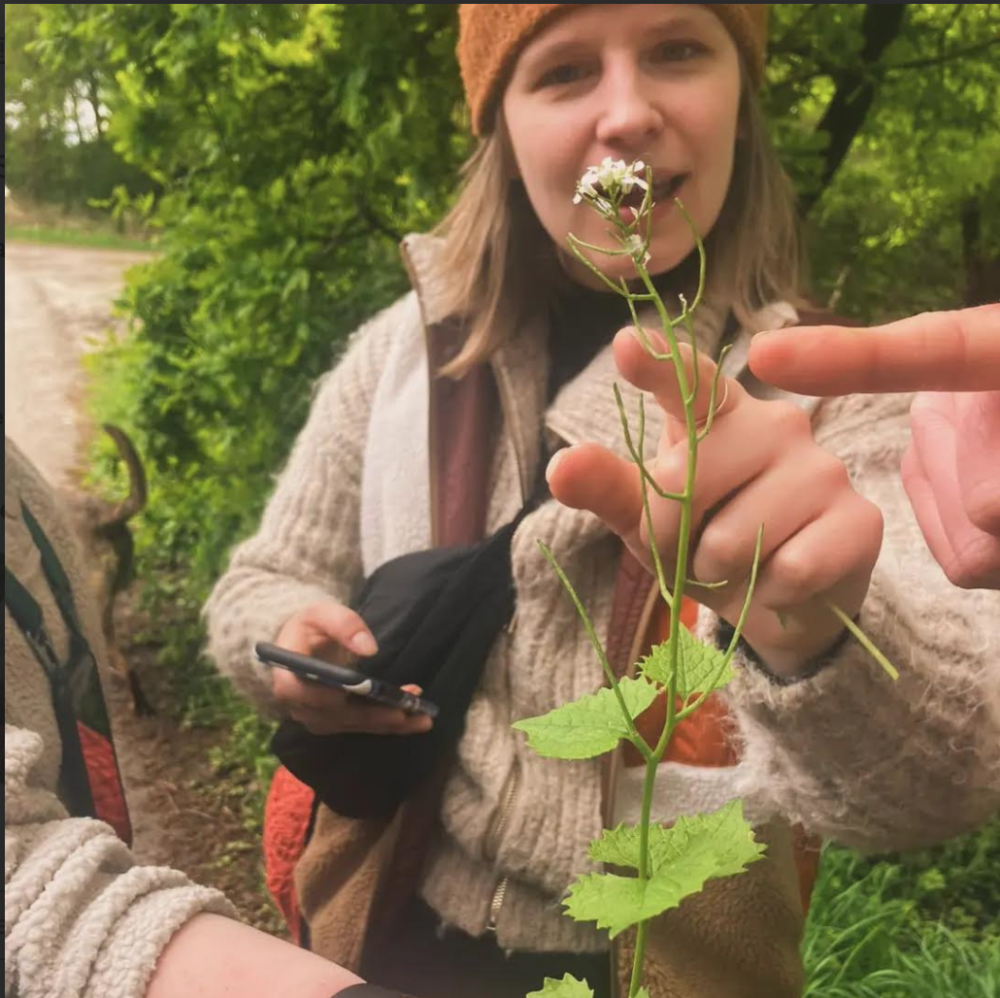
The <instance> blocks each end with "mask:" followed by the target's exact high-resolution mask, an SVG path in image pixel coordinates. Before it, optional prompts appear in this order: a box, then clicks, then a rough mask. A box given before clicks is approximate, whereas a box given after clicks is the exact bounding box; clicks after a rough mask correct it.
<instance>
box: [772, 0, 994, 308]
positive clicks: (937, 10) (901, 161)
mask: <svg viewBox="0 0 1000 998" xmlns="http://www.w3.org/2000/svg"><path fill="white" fill-rule="evenodd" d="M870 6H872V5H865V4H831V5H826V6H824V5H820V4H775V5H773V6H772V8H771V17H772V26H771V36H772V41H771V44H770V46H769V51H770V57H769V67H768V85H767V87H766V88H765V89H764V91H763V98H764V101H765V106H766V110H767V113H768V118H769V120H770V121H771V123H772V126H773V128H774V130H775V132H776V136H777V140H778V146H779V150H780V152H781V155H782V159H783V161H784V163H785V165H786V167H787V168H788V169H789V170H790V172H791V174H792V177H793V179H794V180H795V182H796V187H797V189H798V190H799V191H800V192H801V193H804V194H809V193H821V197H820V199H819V201H818V202H817V203H816V205H815V207H814V208H813V210H812V211H811V213H810V217H809V223H810V224H809V234H810V240H809V244H810V251H811V258H812V265H813V271H814V276H815V285H816V291H817V298H818V300H819V301H821V302H826V301H827V300H828V299H829V298H830V296H831V295H833V294H836V296H837V298H838V299H839V309H840V310H841V311H843V312H845V313H846V314H854V315H857V316H859V317H861V318H865V319H880V318H885V317H889V316H893V317H896V316H900V315H905V314H910V313H913V312H918V311H922V310H924V309H939V308H946V307H954V306H959V305H962V304H963V303H965V302H966V301H967V300H973V301H975V300H981V299H982V298H983V297H984V296H990V297H993V298H995V297H996V287H997V286H998V285H1000V130H998V129H997V122H998V121H1000V5H998V4H964V5H959V4H907V5H905V6H906V12H905V14H906V16H905V20H904V22H903V26H902V30H901V31H900V33H899V35H898V37H896V38H895V39H894V40H893V42H892V43H891V45H890V46H889V47H888V49H887V50H886V51H885V53H884V54H883V56H882V58H881V59H880V60H879V61H878V62H877V63H875V64H872V65H865V64H864V62H863V59H862V50H863V46H864V44H865V37H864V34H863V31H862V24H863V19H864V17H865V13H866V8H867V7H870ZM852 71H853V72H857V73H858V74H859V78H858V80H857V82H859V83H860V82H866V81H867V82H871V83H873V84H874V87H875V92H874V100H873V103H872V106H871V109H870V111H869V112H868V114H867V116H866V118H865V120H864V124H863V127H862V128H861V130H860V131H859V133H858V134H857V137H856V138H855V139H854V142H853V145H852V146H851V150H850V153H849V154H848V156H847V159H846V160H845V161H844V163H843V165H842V166H841V167H840V169H839V170H838V172H837V173H836V174H835V176H834V178H833V181H832V182H831V183H830V184H829V185H828V186H827V187H826V188H825V189H823V190H822V191H819V190H818V184H819V178H820V176H821V173H822V160H823V156H824V153H825V150H826V149H827V147H828V144H829V140H830V136H829V134H826V133H823V132H817V131H816V128H817V125H818V123H819V122H820V121H821V119H822V117H823V114H824V111H825V110H826V108H827V106H828V104H829V102H830V99H831V97H832V96H833V94H834V92H835V89H836V84H837V81H838V80H844V79H848V78H850V77H849V74H850V73H851V72H852ZM977 229H978V232H977V231H976V230H977ZM991 286H992V289H993V290H992V292H991V291H990V290H989V289H990V287H991Z"/></svg>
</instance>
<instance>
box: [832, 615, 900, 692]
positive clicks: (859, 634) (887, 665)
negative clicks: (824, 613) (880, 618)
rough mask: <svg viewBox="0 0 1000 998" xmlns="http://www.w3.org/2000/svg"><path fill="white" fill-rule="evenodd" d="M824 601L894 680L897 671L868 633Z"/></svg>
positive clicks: (897, 674)
mask: <svg viewBox="0 0 1000 998" xmlns="http://www.w3.org/2000/svg"><path fill="white" fill-rule="evenodd" d="M824 602H825V603H826V605H827V607H828V608H829V609H830V612H831V613H832V614H833V615H834V616H835V617H836V618H837V619H838V620H839V621H840V622H841V623H842V624H843V625H844V627H846V628H847V629H848V630H849V631H850V632H851V634H853V635H854V637H855V639H856V640H857V641H858V643H859V644H860V645H861V646H862V647H863V648H864V649H865V651H867V652H868V654H869V655H871V657H872V658H873V659H875V661H876V662H878V664H879V665H880V666H882V668H883V669H884V670H885V672H886V674H887V675H888V676H889V678H890V679H892V680H894V681H895V680H897V679H899V671H898V670H897V669H896V667H895V666H894V665H893V664H892V662H890V661H889V659H888V658H886V657H885V655H884V654H883V653H882V652H881V651H880V650H879V649H878V648H877V647H876V645H875V644H874V642H873V641H872V639H871V638H869V637H868V635H867V634H865V632H864V631H863V630H861V628H860V627H858V625H857V624H855V623H854V621H853V620H851V618H850V617H848V616H847V614H846V613H844V611H843V610H841V609H840V607H839V606H837V604H836V603H833V602H831V601H830V600H824Z"/></svg>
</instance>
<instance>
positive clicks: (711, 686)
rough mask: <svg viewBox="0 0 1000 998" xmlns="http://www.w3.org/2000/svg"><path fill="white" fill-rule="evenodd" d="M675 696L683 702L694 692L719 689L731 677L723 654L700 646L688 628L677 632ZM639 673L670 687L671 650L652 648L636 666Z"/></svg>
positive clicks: (731, 671)
mask: <svg viewBox="0 0 1000 998" xmlns="http://www.w3.org/2000/svg"><path fill="white" fill-rule="evenodd" d="M677 636H678V645H679V647H678V649H677V694H678V695H679V696H681V697H683V698H684V699H685V700H686V699H687V698H688V697H691V696H694V694H696V693H711V692H713V691H714V690H721V689H722V688H723V687H724V686H726V685H727V684H728V683H729V681H730V680H731V679H732V678H733V676H734V673H733V668H732V666H731V665H730V664H729V663H728V662H727V661H726V655H725V652H723V651H720V650H719V649H718V648H714V647H709V646H708V645H703V644H702V643H701V642H700V641H699V640H698V639H697V638H696V637H695V636H694V635H693V634H692V633H691V632H690V631H689V630H687V628H684V627H682V628H680V629H679V630H678V632H677ZM639 671H640V672H641V673H642V674H643V675H644V676H645V677H646V678H647V679H651V680H653V681H654V682H657V683H660V684H661V685H662V686H669V685H670V648H669V646H668V645H667V644H666V643H663V644H659V645H655V646H654V647H653V648H652V649H651V650H650V653H649V655H647V656H646V658H644V659H643V660H642V661H641V662H640V663H639Z"/></svg>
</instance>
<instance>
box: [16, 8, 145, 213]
mask: <svg viewBox="0 0 1000 998" xmlns="http://www.w3.org/2000/svg"><path fill="white" fill-rule="evenodd" d="M46 6H47V5H45V4H30V3H9V4H5V5H4V31H5V44H4V56H5V62H4V85H5V112H4V140H5V148H6V158H5V161H4V165H5V168H6V176H5V178H4V179H5V181H6V183H7V186H8V187H10V188H11V190H13V191H14V193H15V196H16V197H17V198H19V199H24V200H27V201H30V202H34V201H40V202H46V203H53V204H56V205H59V206H60V207H61V208H62V209H64V210H66V211H69V210H73V211H75V212H77V213H80V212H84V211H85V210H86V209H87V207H88V205H89V204H90V202H91V199H94V198H98V199H100V198H107V197H109V196H110V195H111V192H112V190H113V189H114V188H115V187H116V186H119V185H125V186H128V187H129V188H130V189H131V190H132V191H133V193H140V192H142V191H150V190H153V189H154V188H155V186H156V185H155V184H154V183H153V182H152V181H151V180H150V178H149V177H148V176H146V174H145V173H143V171H141V170H139V169H137V168H136V167H134V166H130V165H128V164H127V163H125V161H124V160H123V159H122V157H121V156H119V155H118V154H117V153H116V152H115V151H114V150H113V149H112V147H111V143H110V142H109V141H108V140H107V137H106V135H105V121H104V114H105V110H106V109H105V107H104V104H103V93H104V84H103V80H102V78H101V70H100V67H101V63H100V60H94V59H91V58H88V57H85V56H84V55H83V54H82V53H81V55H80V58H78V59H77V61H76V63H75V64H73V65H69V64H67V63H66V62H65V61H60V60H52V59H49V58H47V53H46V51H45V43H44V31H45V28H44V25H45V24H46V12H45V8H46ZM67 6H75V7H77V8H79V7H86V6H88V5H87V4H75V5H67ZM69 16H75V17H79V16H80V12H79V11H76V12H75V13H74V12H70V15H69ZM91 214H92V213H91Z"/></svg>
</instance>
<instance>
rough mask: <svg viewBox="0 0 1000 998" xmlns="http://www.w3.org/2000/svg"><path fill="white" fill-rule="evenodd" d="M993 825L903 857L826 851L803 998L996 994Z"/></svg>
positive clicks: (998, 947)
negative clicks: (806, 983) (973, 833)
mask: <svg viewBox="0 0 1000 998" xmlns="http://www.w3.org/2000/svg"><path fill="white" fill-rule="evenodd" d="M998 871H1000V821H994V822H993V823H992V824H990V825H988V826H987V827H986V828H985V829H984V830H983V831H982V832H980V833H978V834H976V835H968V836H964V837H962V838H960V839H956V840H955V841H953V842H949V843H947V844H945V845H942V846H938V847H937V848H934V849H929V850H925V851H922V852H919V853H914V854H910V855H906V856H896V857H878V858H864V857H860V856H858V855H856V854H855V853H852V852H850V851H848V850H846V849H838V848H832V847H831V848H828V849H827V850H826V851H825V852H824V855H823V863H822V867H821V870H820V878H819V881H818V883H817V885H816V890H815V893H814V895H813V902H812V907H811V910H810V915H809V921H808V924H807V928H806V936H805V941H804V944H803V959H804V962H805V965H806V971H807V977H808V981H809V984H808V987H807V990H806V996H807V998H828V996H830V998H875V996H877V998H910V996H917V998H932V996H933V998H937V996H939V995H961V996H962V998H965V996H967V995H968V996H970V998H987V996H992V995H995V994H997V993H998V990H1000V873H998Z"/></svg>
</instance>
